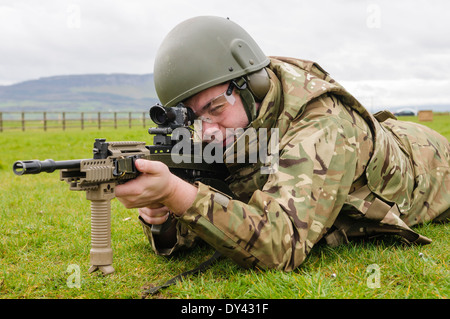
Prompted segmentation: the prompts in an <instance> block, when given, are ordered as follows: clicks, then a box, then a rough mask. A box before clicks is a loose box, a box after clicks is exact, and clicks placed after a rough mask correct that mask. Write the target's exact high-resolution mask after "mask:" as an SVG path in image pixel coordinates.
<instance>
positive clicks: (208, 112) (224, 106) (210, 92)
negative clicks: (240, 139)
mask: <svg viewBox="0 0 450 319" xmlns="http://www.w3.org/2000/svg"><path fill="white" fill-rule="evenodd" d="M227 89H228V84H227V83H225V84H220V85H216V86H213V87H211V88H209V89H206V90H204V91H202V92H200V93H197V94H196V95H194V96H193V97H191V98H189V99H188V100H186V101H185V104H186V106H189V107H190V108H192V110H193V111H194V112H195V113H196V114H197V115H198V116H199V119H200V120H202V132H198V133H201V134H202V135H201V137H202V139H203V140H204V141H206V142H215V143H223V144H225V142H227V143H229V142H231V141H232V140H233V139H231V138H228V139H227V131H226V129H227V128H232V129H236V128H244V127H246V126H247V125H248V119H247V115H246V113H245V110H244V106H243V104H242V100H241V97H240V96H239V94H237V93H236V92H235V91H234V90H233V93H232V95H231V96H227V95H226V91H227ZM228 132H231V131H230V130H228Z"/></svg>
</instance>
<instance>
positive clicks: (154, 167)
mask: <svg viewBox="0 0 450 319" xmlns="http://www.w3.org/2000/svg"><path fill="white" fill-rule="evenodd" d="M134 164H135V165H136V168H137V170H138V171H139V172H141V173H147V174H156V173H158V172H159V171H160V170H161V167H160V165H161V164H162V163H161V162H157V161H149V160H144V159H138V160H136V162H135V163H134Z"/></svg>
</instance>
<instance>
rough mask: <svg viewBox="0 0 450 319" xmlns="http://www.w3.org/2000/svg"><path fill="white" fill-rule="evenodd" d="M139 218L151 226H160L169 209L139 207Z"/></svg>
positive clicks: (164, 207)
mask: <svg viewBox="0 0 450 319" xmlns="http://www.w3.org/2000/svg"><path fill="white" fill-rule="evenodd" d="M138 212H139V216H141V218H142V219H143V220H144V221H145V222H146V223H147V224H151V225H160V224H164V222H165V221H166V220H167V218H168V217H169V209H168V208H167V207H166V206H161V207H158V208H151V207H141V208H139V209H138Z"/></svg>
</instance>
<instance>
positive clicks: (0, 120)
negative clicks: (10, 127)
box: [0, 112, 3, 132]
mask: <svg viewBox="0 0 450 319" xmlns="http://www.w3.org/2000/svg"><path fill="white" fill-rule="evenodd" d="M0 132H3V113H2V112H0Z"/></svg>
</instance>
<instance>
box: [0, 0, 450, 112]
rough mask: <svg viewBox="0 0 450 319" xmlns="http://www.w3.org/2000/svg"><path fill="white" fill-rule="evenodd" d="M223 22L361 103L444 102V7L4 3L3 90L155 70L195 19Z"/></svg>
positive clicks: (237, 0) (449, 95) (0, 25)
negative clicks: (68, 77)
mask: <svg viewBox="0 0 450 319" xmlns="http://www.w3.org/2000/svg"><path fill="white" fill-rule="evenodd" d="M198 15H216V16H222V17H229V18H230V19H231V20H233V21H235V22H236V23H238V24H240V25H241V26H242V27H243V28H244V29H246V30H247V31H248V32H249V33H250V34H251V35H252V36H253V37H254V38H255V40H256V41H257V42H258V43H259V44H260V46H261V48H262V49H263V51H264V52H265V53H266V54H267V55H284V56H292V57H299V58H304V59H309V60H313V61H316V62H318V63H319V64H320V65H321V66H322V67H323V68H324V69H325V70H327V71H328V72H329V73H330V74H331V75H332V76H333V77H334V78H335V79H336V80H337V81H338V82H340V83H341V84H343V85H344V86H345V87H346V88H347V89H348V90H349V91H350V92H351V93H353V94H354V95H355V96H357V97H358V98H359V99H360V100H361V101H362V102H363V103H364V104H365V105H366V106H368V107H369V108H371V107H374V108H376V107H379V106H386V107H395V106H403V105H410V106H417V105H423V104H448V105H450V19H448V17H449V15H450V1H447V0H428V1H419V0H410V1H402V0H396V1H392V0H387V1H384V0H366V1H364V0H321V1H309V0H308V1H303V0H277V1H274V0H258V1H253V0H245V1H244V0H225V1H216V0H184V1H182V0H147V1H144V0H121V1H119V0H40V1H34V0H0V43H1V45H0V85H9V84H13V83H17V82H20V81H25V80H30V79H37V78H40V77H46V76H53V75H63V74H84V73H136V74H144V73H152V72H153V62H154V57H155V53H156V50H157V48H158V46H159V44H160V43H161V41H162V40H163V38H164V36H165V35H166V34H167V33H168V32H169V31H170V30H171V29H172V28H173V27H174V26H175V25H176V24H178V23H180V22H181V21H183V20H186V19H188V18H191V17H193V16H198Z"/></svg>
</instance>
